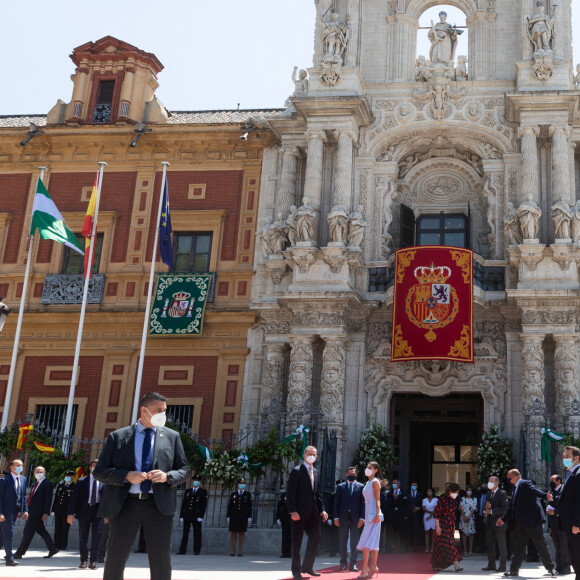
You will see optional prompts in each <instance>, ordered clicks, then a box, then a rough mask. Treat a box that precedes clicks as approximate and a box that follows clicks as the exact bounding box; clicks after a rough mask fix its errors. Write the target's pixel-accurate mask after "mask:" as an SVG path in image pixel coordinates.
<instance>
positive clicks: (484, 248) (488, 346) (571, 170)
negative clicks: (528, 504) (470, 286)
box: [242, 0, 580, 485]
mask: <svg viewBox="0 0 580 580" xmlns="http://www.w3.org/2000/svg"><path fill="white" fill-rule="evenodd" d="M449 3H450V4H452V5H454V6H456V7H457V8H459V9H460V10H462V11H463V12H464V14H465V20H464V22H463V23H459V22H457V25H458V26H459V25H460V24H461V26H464V28H462V29H458V28H454V27H452V26H450V25H449V24H448V23H447V22H446V15H444V14H440V16H439V22H437V23H436V24H432V27H431V29H430V30H428V31H427V30H423V29H421V28H419V18H420V17H421V15H422V14H423V13H424V12H425V10H427V9H428V8H431V7H432V5H433V2H430V1H428V0H397V1H389V2H385V1H384V0H366V1H365V2H364V9H363V3H362V2H359V1H354V0H336V1H334V2H330V0H315V4H316V8H317V19H316V29H315V46H314V60H313V66H312V67H311V68H309V69H308V93H307V94H304V93H303V92H302V93H300V94H299V93H296V94H295V95H294V96H292V97H290V98H289V100H288V103H287V108H286V109H285V110H284V111H283V112H282V113H281V114H280V115H279V116H278V117H274V118H270V119H268V124H269V126H270V127H271V129H272V131H273V133H274V135H275V136H276V138H277V139H278V141H279V142H280V143H282V149H277V148H272V149H271V154H272V155H273V156H274V157H276V158H277V160H278V163H277V164H272V165H271V166H270V167H269V168H266V167H264V170H263V175H262V183H263V186H262V191H263V192H265V197H263V198H262V200H261V204H260V212H259V220H260V223H268V220H275V219H278V218H277V217H276V216H277V215H278V213H279V212H282V214H283V215H282V218H284V219H286V223H287V224H288V227H289V232H291V231H293V227H295V223H296V217H297V216H299V215H304V216H308V219H306V218H304V220H306V221H303V223H304V224H305V226H307V227H305V228H304V230H303V231H302V233H299V235H297V236H296V237H295V238H294V239H293V240H292V239H291V240H289V241H288V243H287V247H286V249H285V250H284V251H283V252H282V253H281V255H280V256H276V257H272V256H270V257H268V256H266V255H261V254H260V249H259V248H258V249H257V255H256V264H257V269H258V272H259V273H261V274H263V275H262V276H261V277H259V278H258V279H256V282H255V284H254V286H253V288H252V299H253V306H252V308H253V310H254V311H255V312H256V315H257V316H258V318H259V320H260V321H261V323H260V324H257V325H256V326H255V327H254V329H253V330H252V331H251V332H250V336H249V344H250V355H249V358H248V364H249V366H250V369H251V371H250V373H249V374H248V377H249V380H247V381H246V383H245V385H244V389H245V393H246V394H247V395H248V396H245V397H244V404H243V409H242V413H243V416H244V417H245V418H248V419H249V418H251V417H253V416H255V415H256V414H257V413H258V412H259V409H260V408H261V401H262V402H263V401H264V400H267V399H268V398H271V397H272V394H271V393H272V389H273V386H272V383H273V382H275V381H277V382H278V383H279V385H278V391H277V392H280V393H281V392H282V383H283V382H284V377H281V376H280V375H279V373H278V372H277V371H276V372H274V371H273V370H272V364H273V363H272V360H273V358H272V356H273V355H272V354H270V351H269V350H268V349H270V348H271V343H272V342H273V341H277V342H279V343H281V344H285V345H286V348H288V349H290V355H289V356H290V365H289V374H288V377H287V379H288V389H287V391H288V392H287V400H286V403H287V404H288V405H289V406H295V405H300V404H301V403H303V402H304V401H305V400H307V399H312V401H313V402H314V404H315V405H317V406H318V407H319V408H320V409H321V411H322V412H323V413H324V417H325V420H326V421H327V423H328V424H329V425H330V426H333V427H336V428H337V434H338V437H339V441H340V443H339V449H340V452H339V457H338V464H337V469H338V471H339V472H342V470H343V468H344V467H345V466H347V465H348V464H349V463H350V461H351V458H352V453H353V451H354V449H355V447H356V443H357V441H358V436H359V434H360V432H361V431H362V430H363V429H365V428H366V427H367V426H368V425H369V423H370V422H371V421H379V422H381V423H383V424H385V425H387V426H388V427H389V428H390V429H391V431H392V432H393V433H398V432H399V431H397V429H399V426H401V425H403V418H402V416H401V415H400V413H398V409H399V407H398V404H399V403H398V401H400V400H401V397H407V398H409V397H410V398H411V399H412V398H413V397H417V398H421V397H422V398H427V397H428V398H431V400H433V401H434V403H435V402H436V401H438V400H440V399H439V398H441V397H448V399H446V400H449V401H456V402H457V401H461V400H462V398H467V399H469V398H470V397H471V398H475V399H477V400H478V401H479V403H478V404H479V409H480V410H481V415H480V418H479V419H476V418H474V419H473V420H472V421H475V422H476V423H477V425H476V427H477V429H476V432H477V434H480V433H481V431H482V430H483V429H484V428H486V427H487V426H488V425H490V424H491V423H495V424H498V425H499V426H500V428H501V429H502V431H503V432H504V433H505V434H506V435H508V436H510V437H512V438H513V439H514V440H515V442H516V448H517V446H518V445H519V444H520V432H522V429H523V432H524V433H525V436H526V437H527V439H526V441H527V443H526V445H528V449H527V455H526V457H527V460H526V461H527V463H526V465H520V466H519V467H520V468H521V469H522V470H523V471H524V472H525V473H527V474H528V475H536V476H538V477H540V479H541V477H542V473H543V472H542V471H541V469H540V467H539V454H535V450H536V444H538V445H539V443H538V442H539V435H538V434H537V433H536V432H535V429H536V426H537V425H536V424H540V423H542V424H543V423H545V424H547V425H549V426H552V427H559V426H561V425H562V422H563V417H564V416H570V414H571V413H572V411H570V409H572V410H574V409H576V407H578V405H577V403H575V401H577V400H578V399H579V398H580V395H579V391H578V354H577V318H578V317H577V312H578V307H579V306H580V300H579V298H580V285H579V280H578V263H579V258H580V253H579V252H580V250H579V249H578V245H577V244H576V242H575V241H574V240H577V239H578V238H579V237H580V233H579V232H580V222H579V221H578V218H577V217H576V216H578V217H579V218H580V210H578V211H577V212H575V206H576V202H577V199H578V198H579V197H580V191H578V187H577V181H578V178H577V176H576V174H577V173H578V170H579V167H580V159H579V155H578V154H577V153H576V143H577V142H578V141H579V140H580V123H579V121H578V117H574V116H573V111H574V110H575V109H577V107H578V104H579V103H578V100H579V97H578V94H577V93H575V92H574V77H573V74H572V71H571V67H570V61H571V54H570V50H571V48H570V39H571V27H570V5H571V2H570V0H565V1H564V2H563V3H561V5H559V6H552V5H551V3H549V5H548V6H547V7H546V10H545V11H544V10H543V8H540V7H536V6H535V2H532V0H523V1H521V0H506V1H504V2H495V1H489V0H488V1H485V2H484V1H479V2H476V1H475V0H456V1H452V2H449ZM465 31H466V32H467V33H468V35H469V43H468V45H467V46H468V48H466V49H461V52H464V53H465V54H464V55H461V54H458V53H457V42H458V37H459V36H460V34H462V33H463V32H465ZM418 35H425V36H428V37H429V40H430V42H431V49H430V53H429V55H420V54H417V52H416V40H417V36H418ZM514 39H518V42H514ZM363 87H364V88H363ZM268 154H269V153H265V157H266V156H267V155H268ZM280 168H281V169H280ZM279 171H280V172H281V173H280V175H278V172H279ZM268 183H276V184H277V186H275V187H270V188H268V187H266V184H268ZM357 206H360V208H359V209H358V210H357V209H356V208H357ZM290 207H292V208H293V210H292V211H290V209H289V208H290ZM578 207H580V206H578ZM295 210H297V212H298V213H292V212H295ZM301 210H302V212H301ZM355 210H356V211H358V214H359V215H360V217H361V218H362V220H363V221H364V228H363V229H362V230H359V231H360V235H358V236H357V237H356V240H357V243H356V244H351V243H349V239H355V238H353V237H351V238H349V231H350V230H349V228H351V227H353V226H352V224H351V222H350V221H349V215H351V212H354V211H355ZM441 213H443V214H444V215H448V216H454V217H456V218H459V219H461V220H464V223H465V224H466V232H467V233H466V234H465V238H464V243H463V245H465V246H467V247H469V248H471V249H472V250H473V251H474V252H475V254H476V255H475V261H476V262H477V264H476V267H477V268H479V271H480V272H483V273H484V274H482V275H481V276H480V277H479V278H477V277H476V282H475V290H474V300H475V353H476V356H475V363H474V364H463V363H462V364H459V363H454V362H446V361H436V360H433V361H420V362H409V363H391V362H390V344H391V340H392V338H391V325H390V319H391V314H392V300H393V295H392V290H391V289H390V286H391V281H390V279H389V268H390V267H391V266H392V264H393V259H394V256H393V252H394V251H395V250H397V249H399V248H401V247H404V246H405V245H414V244H420V243H421V240H422V239H423V238H421V232H422V231H423V230H422V229H421V228H422V227H423V226H422V224H423V223H425V222H424V221H423V220H425V219H428V218H429V217H433V216H440V215H441ZM360 223H362V222H360ZM441 235H444V232H441ZM425 239H427V238H425ZM274 273H275V275H274ZM490 276H491V277H493V281H491V278H490ZM274 313H275V314H276V316H278V317H280V319H279V320H277V321H273V319H272V315H273V314H274ZM315 345H318V346H315ZM276 348H278V347H276ZM317 349H318V350H317ZM262 351H264V352H262ZM276 352H278V351H276ZM266 353H268V354H266ZM273 377H276V378H275V379H274V378H273ZM467 399H465V400H467ZM469 400H472V399H469ZM450 404H451V403H450ZM574 405H576V406H574ZM401 408H402V407H401ZM405 408H408V407H405ZM459 409H461V405H460V404H459ZM458 413H460V411H458ZM478 417H479V415H478ZM413 420H417V421H419V419H417V418H415V419H413V418H411V421H413ZM433 420H434V419H433ZM467 423H468V421H467V419H466V422H465V424H464V423H462V425H464V427H461V429H464V431H463V433H467V431H468V427H465V425H467ZM417 425H419V423H417ZM461 429H459V431H458V433H460V432H461ZM538 429H539V428H538ZM401 432H402V431H401ZM347 433H348V437H347V436H346V434H347ZM458 437H459V438H460V440H461V437H462V435H461V434H459V435H458ZM463 440H465V438H464V439H463ZM431 443H432V444H435V443H434V442H433V441H431ZM538 449H539V447H538ZM516 450H517V449H516ZM403 455H404V454H403ZM521 456H523V455H520V457H521ZM394 471H395V473H396V474H397V475H399V478H400V479H402V480H403V481H404V482H405V483H406V482H408V481H409V479H408V478H409V477H420V478H423V479H422V483H423V485H427V484H431V483H432V482H431V480H429V479H428V478H431V475H429V474H424V473H421V474H419V473H416V472H414V471H413V468H412V467H410V461H409V457H408V455H407V456H403V457H401V458H400V461H399V464H398V465H396V466H395V467H394ZM544 471H545V470H544Z"/></svg>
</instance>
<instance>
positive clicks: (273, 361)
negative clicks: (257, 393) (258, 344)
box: [260, 342, 285, 410]
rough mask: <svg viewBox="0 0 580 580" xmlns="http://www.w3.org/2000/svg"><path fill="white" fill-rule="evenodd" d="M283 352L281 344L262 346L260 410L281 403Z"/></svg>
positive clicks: (282, 344) (283, 348) (283, 346)
mask: <svg viewBox="0 0 580 580" xmlns="http://www.w3.org/2000/svg"><path fill="white" fill-rule="evenodd" d="M284 350H285V345H284V343H281V342H276V343H270V344H269V343H266V344H264V360H263V363H262V364H263V367H262V397H261V401H260V403H261V404H260V407H261V409H262V410H264V409H265V408H267V407H268V406H270V405H271V404H272V403H281V402H282V395H283V392H282V388H283V384H284Z"/></svg>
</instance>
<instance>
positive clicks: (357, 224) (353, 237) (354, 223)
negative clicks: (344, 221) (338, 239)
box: [348, 205, 367, 248]
mask: <svg viewBox="0 0 580 580" xmlns="http://www.w3.org/2000/svg"><path fill="white" fill-rule="evenodd" d="M363 211H364V207H363V206H362V205H359V206H358V207H357V208H356V210H355V211H353V212H352V213H351V214H350V216H349V217H348V246H349V247H351V246H352V247H355V248H360V247H361V246H362V243H363V238H364V235H365V230H366V227H367V222H366V220H365V219H364V217H363Z"/></svg>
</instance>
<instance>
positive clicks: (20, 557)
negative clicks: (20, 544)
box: [12, 552, 24, 560]
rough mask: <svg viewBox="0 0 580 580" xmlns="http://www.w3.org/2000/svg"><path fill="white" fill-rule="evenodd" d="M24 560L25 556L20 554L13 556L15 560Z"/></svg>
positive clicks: (16, 553) (15, 553)
mask: <svg viewBox="0 0 580 580" xmlns="http://www.w3.org/2000/svg"><path fill="white" fill-rule="evenodd" d="M22 558H24V554H20V553H19V552H14V554H13V555H12V559H13V560H22Z"/></svg>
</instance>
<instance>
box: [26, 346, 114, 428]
mask: <svg viewBox="0 0 580 580" xmlns="http://www.w3.org/2000/svg"><path fill="white" fill-rule="evenodd" d="M72 364H73V357H72V356H70V357H68V356H46V357H45V356H38V357H37V356H32V357H31V356H27V357H26V359H25V360H24V371H23V374H22V383H21V387H20V395H19V397H18V405H17V407H16V419H17V420H18V419H24V416H25V414H26V412H27V411H28V399H29V398H30V397H35V398H42V399H43V404H45V405H50V404H51V398H53V397H59V398H62V397H67V398H68V394H69V385H62V386H52V385H51V386H44V384H43V383H44V375H45V373H46V367H47V366H70V367H72ZM79 365H80V374H79V378H78V383H77V387H76V389H75V396H77V397H86V398H87V406H86V411H85V416H84V417H81V416H79V417H78V419H77V422H79V421H80V422H82V425H83V429H82V436H83V437H93V435H95V433H94V430H95V418H96V416H97V413H99V412H100V413H103V412H105V411H106V409H99V405H98V403H99V389H100V387H101V374H102V371H103V357H102V356H81V357H80V362H79ZM96 435H97V436H100V435H101V434H100V433H97V434H96Z"/></svg>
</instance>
